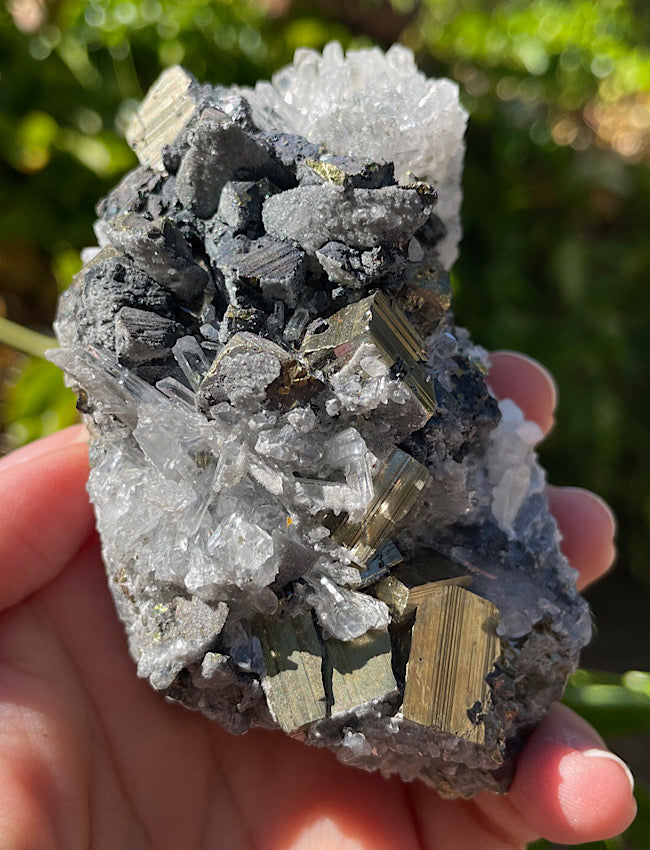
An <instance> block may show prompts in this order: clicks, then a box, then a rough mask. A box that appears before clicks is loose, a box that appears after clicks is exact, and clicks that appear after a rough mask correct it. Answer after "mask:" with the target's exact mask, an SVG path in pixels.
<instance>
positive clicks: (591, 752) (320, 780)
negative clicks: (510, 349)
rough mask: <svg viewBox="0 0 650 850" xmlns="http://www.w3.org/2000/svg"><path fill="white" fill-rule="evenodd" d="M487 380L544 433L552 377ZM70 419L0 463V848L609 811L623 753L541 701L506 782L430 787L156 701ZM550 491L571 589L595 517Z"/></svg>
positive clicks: (584, 576) (600, 537)
mask: <svg viewBox="0 0 650 850" xmlns="http://www.w3.org/2000/svg"><path fill="white" fill-rule="evenodd" d="M490 382H491V384H492V386H493V388H494V390H495V392H496V393H497V395H499V396H506V395H507V396H509V397H512V398H514V399H515V401H517V402H518V403H519V405H520V406H521V407H522V409H523V410H524V412H525V413H526V414H527V415H528V417H529V418H532V419H534V420H535V421H537V422H538V424H539V425H540V427H541V428H542V430H543V431H544V432H547V431H548V430H549V428H550V427H551V425H552V421H553V408H554V405H555V391H554V387H553V383H552V381H551V379H550V377H549V376H548V375H547V374H546V373H545V372H544V371H543V370H542V369H541V368H540V367H539V366H537V365H536V364H534V363H533V362H532V361H530V360H528V359H527V358H523V357H521V356H519V355H513V354H510V353H505V352H503V353H499V354H497V355H495V356H494V359H493V368H492V371H491V373H490ZM83 433H84V432H83V430H82V428H81V427H75V428H71V429H68V430H67V431H64V432H61V433H59V434H56V435H54V436H52V437H49V438H47V439H45V440H41V441H39V442H37V443H34V444H32V445H30V446H27V447H25V448H24V449H21V450H18V451H16V452H14V453H12V454H11V455H9V456H8V457H7V458H5V459H3V460H2V461H0V850H82V848H92V850H104V848H106V850H116V848H126V847H129V848H150V850H166V849H167V848H170V850H171V848H183V850H213V848H214V850H248V848H251V850H252V849H253V848H256V850H438V848H443V850H474V848H480V849H481V850H497V848H499V850H508V848H511V850H514V848H522V847H524V846H525V844H526V842H529V841H531V840H533V839H534V838H536V837H538V836H539V835H544V836H546V837H548V838H550V839H551V840H554V841H559V842H563V843H577V842H584V841H590V840H596V839H599V838H604V837H606V836H610V835H615V834H617V833H618V832H620V831H622V830H623V829H625V828H626V827H627V825H628V824H629V822H630V821H631V819H632V818H633V816H634V812H635V804H634V800H633V798H632V795H631V789H630V782H629V780H628V773H627V772H626V768H624V767H623V766H622V763H621V762H620V761H619V760H617V759H616V757H613V756H611V754H608V753H607V751H606V749H605V747H604V745H603V742H602V740H601V739H600V738H599V736H598V735H597V733H596V732H595V731H594V730H593V729H591V728H590V727H589V726H588V725H587V724H586V723H585V722H584V721H582V720H581V719H580V718H578V717H577V716H576V715H574V714H573V713H572V712H570V711H569V710H568V709H566V708H565V707H563V706H560V705H557V706H554V707H553V708H552V709H551V711H550V712H549V714H548V715H547V717H546V718H545V719H544V721H543V722H542V723H541V725H540V726H539V727H538V729H537V730H536V731H535V732H534V733H533V735H532V736H531V738H530V739H529V742H528V744H527V746H526V748H525V750H524V752H523V753H522V754H521V757H520V759H519V765H518V769H517V775H516V777H515V780H514V783H513V786H512V789H511V791H510V792H509V793H508V794H507V795H505V796H502V797H500V796H497V795H494V794H489V793H483V794H479V795H477V796H476V797H474V798H473V799H472V800H469V801H467V800H453V801H446V800H442V799H441V798H440V797H438V795H437V794H436V793H435V792H434V791H432V790H430V789H428V788H426V787H425V786H424V785H422V784H421V783H418V782H415V783H411V784H404V783H402V782H400V781H399V780H397V779H391V780H385V779H382V778H381V777H380V776H379V775H378V774H366V773H363V772H361V771H358V770H355V769H353V768H350V767H347V766H345V765H342V764H341V763H339V762H338V761H337V760H336V759H335V757H334V756H333V755H332V754H331V753H330V752H327V751H324V750H315V749H312V748H308V747H305V746H304V745H303V744H300V743H298V742H296V741H293V740H291V739H290V738H288V737H287V736H285V735H283V734H280V733H276V732H268V731H264V730H254V731H252V732H249V733H248V734H247V735H245V736H243V737H241V738H236V737H233V736H231V735H229V734H227V733H226V732H224V731H223V730H222V729H221V728H220V727H219V726H218V725H217V724H216V723H214V722H211V721H209V720H207V719H206V718H205V717H203V716H201V715H198V714H194V713H191V712H189V711H187V710H185V709H183V708H181V707H179V706H177V705H174V704H171V703H168V702H166V701H165V700H164V699H163V698H162V697H161V696H160V694H156V693H155V692H154V691H153V690H152V689H151V688H150V687H149V685H148V684H147V683H146V682H144V681H142V680H139V679H138V678H137V676H136V675H135V669H134V665H133V662H132V661H131V659H130V658H129V655H128V652H127V647H126V640H125V637H124V633H123V630H122V627H121V625H120V624H119V622H118V620H117V617H116V614H115V612H114V609H113V604H112V600H111V597H110V594H109V591H108V588H107V585H106V582H105V579H104V573H103V567H102V562H101V556H100V549H99V541H98V539H97V536H96V534H95V532H94V519H93V513H92V509H91V507H90V505H89V504H88V499H87V496H86V492H85V489H84V484H85V480H86V477H87V474H88V466H87V449H86V446H85V441H84V439H83ZM549 495H550V501H551V507H552V510H553V512H554V514H555V516H556V517H557V520H558V523H559V525H560V528H561V530H562V533H563V535H564V542H563V548H564V551H565V553H566V554H567V556H568V557H569V558H570V560H571V562H572V563H573V565H574V566H575V567H576V569H577V570H578V571H579V573H580V580H579V584H580V586H585V585H586V584H588V583H589V582H590V581H593V580H594V579H596V578H598V577H599V576H600V575H602V574H603V573H604V572H606V570H607V569H608V568H609V567H610V566H611V563H612V560H613V557H614V546H613V536H614V522H613V519H612V515H611V513H610V512H609V510H608V509H607V507H606V506H605V505H604V504H603V503H602V502H601V500H600V499H598V498H597V497H595V496H593V495H592V494H588V493H586V492H585V491H581V490H576V489H559V488H553V489H550V491H549Z"/></svg>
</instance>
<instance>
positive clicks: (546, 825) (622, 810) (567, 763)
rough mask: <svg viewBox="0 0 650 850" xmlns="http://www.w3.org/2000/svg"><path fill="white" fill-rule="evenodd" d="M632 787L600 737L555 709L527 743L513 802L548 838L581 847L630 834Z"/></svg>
mask: <svg viewBox="0 0 650 850" xmlns="http://www.w3.org/2000/svg"><path fill="white" fill-rule="evenodd" d="M633 784H634V783H633V779H632V774H631V773H630V770H629V768H628V767H627V766H626V765H625V763H624V762H623V761H622V760H621V759H620V758H619V757H618V756H616V755H614V753H612V752H610V751H609V750H608V749H607V748H606V746H605V745H604V743H603V741H602V739H601V738H600V736H599V735H598V734H597V732H596V731H595V730H594V729H592V727H591V726H589V724H588V723H587V722H586V721H584V720H583V719H582V718H581V717H578V715H577V714H574V713H573V712H572V711H571V710H570V709H568V708H566V706H563V705H559V704H557V705H554V706H553V707H552V708H551V710H550V711H549V713H548V714H547V716H546V717H545V718H544V720H543V721H542V723H541V724H540V725H539V726H538V728H537V729H536V730H535V732H533V734H532V735H531V737H530V739H529V740H528V743H527V744H526V747H525V749H524V751H523V752H522V754H521V756H520V759H519V764H518V766H517V772H516V774H515V779H514V781H513V784H512V787H511V789H510V794H509V798H510V802H511V803H512V804H513V805H514V806H515V808H516V809H518V810H519V812H520V814H521V815H522V817H524V818H525V820H527V821H528V823H530V824H531V826H532V827H533V828H534V829H535V830H536V831H537V832H538V833H539V834H540V835H542V836H544V838H547V839H549V840H550V841H554V842H557V843H560V844H580V843H583V842H586V841H599V840H602V839H605V838H611V837H612V836H614V835H618V834H619V833H621V832H623V830H625V829H627V827H628V826H629V825H630V823H631V822H632V820H633V819H634V816H635V814H636V803H635V800H634V797H633V795H632V791H633Z"/></svg>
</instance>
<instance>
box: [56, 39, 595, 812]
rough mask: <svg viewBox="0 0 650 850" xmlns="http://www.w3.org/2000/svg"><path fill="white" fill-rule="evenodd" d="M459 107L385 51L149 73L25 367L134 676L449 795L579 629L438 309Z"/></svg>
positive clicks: (534, 716) (537, 497) (506, 770)
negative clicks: (152, 77) (248, 67)
mask: <svg viewBox="0 0 650 850" xmlns="http://www.w3.org/2000/svg"><path fill="white" fill-rule="evenodd" d="M465 120H466V116H465V113H464V112H463V110H462V108H461V107H460V106H459V104H458V98H457V90H456V87H455V85H454V84H452V83H450V82H449V81H446V80H437V81H431V80H427V79H426V78H425V77H424V76H423V75H422V74H420V73H419V72H418V71H417V70H416V68H415V67H414V63H413V58H412V56H411V54H410V53H409V52H408V51H407V50H405V49H403V48H399V47H395V48H392V49H391V50H390V51H389V52H388V53H387V54H386V55H384V54H382V53H381V52H379V51H377V50H370V51H360V52H357V53H351V54H349V55H348V56H347V57H345V56H344V55H343V53H342V51H341V49H340V48H339V46H338V45H335V44H333V45H330V46H329V47H328V48H326V50H325V52H324V53H323V55H322V56H320V55H319V54H317V53H314V52H311V51H299V53H298V54H297V57H296V61H295V63H294V65H293V66H292V67H290V68H286V69H284V70H282V71H281V72H279V73H278V74H277V75H276V77H275V78H274V79H273V82H272V83H261V84H258V86H257V87H256V89H255V90H243V89H235V88H230V89H227V88H223V87H214V88H213V87H211V86H209V85H200V84H199V83H197V82H196V81H195V80H194V79H193V78H192V77H191V76H190V75H189V74H187V73H186V72H184V71H183V70H182V69H180V68H172V69H170V70H168V71H166V72H165V73H164V74H163V75H162V76H161V78H160V79H159V80H158V81H157V83H156V84H155V85H154V87H153V88H152V90H151V91H150V92H149V94H148V95H147V97H146V99H145V101H144V102H143V104H142V106H141V108H140V111H139V112H138V114H137V116H136V117H135V119H134V121H133V124H132V126H131V128H130V130H129V133H128V139H129V142H130V144H131V145H132V147H133V148H134V150H135V151H136V153H137V155H138V157H139V159H140V162H141V165H140V166H139V167H138V168H136V169H135V170H134V171H132V172H131V173H129V174H128V175H127V176H126V177H125V178H124V179H123V181H122V182H121V183H120V184H119V185H118V186H117V187H116V188H115V189H114V190H113V191H112V192H111V194H110V195H109V196H108V197H107V198H105V199H104V200H103V201H102V202H101V203H100V204H99V207H98V215H99V218H98V220H97V223H96V234H97V239H98V243H99V247H98V248H94V249H87V251H86V256H85V260H86V263H85V265H84V267H83V269H82V270H81V272H80V273H79V274H78V275H77V277H76V279H75V281H74V284H73V286H72V287H71V288H70V289H69V290H68V291H67V292H66V293H65V294H64V295H63V297H62V299H61V303H60V307H59V312H58V317H57V321H56V331H57V334H58V337H59V341H60V344H61V348H60V349H58V350H57V351H56V352H53V353H52V355H51V357H52V359H53V360H54V362H56V363H57V364H59V366H60V367H61V368H62V369H64V370H65V371H66V373H67V375H68V377H69V380H70V382H71V383H72V384H73V386H75V387H76V388H77V390H78V393H79V406H80V409H81V410H82V412H83V413H84V414H85V419H86V421H87V423H88V425H89V427H90V431H91V435H92V442H91V464H92V472H91V476H90V482H89V490H90V494H91V497H92V500H93V502H94V505H95V510H96V515H97V524H98V528H99V531H100V534H101V538H102V544H103V554H104V559H105V563H106V570H107V575H108V580H109V584H110V587H111V590H112V593H113V596H114V598H115V603H116V606H117V611H118V613H119V616H120V617H121V619H122V621H123V622H124V625H125V628H126V632H127V635H128V639H129V645H130V650H131V653H132V655H133V657H134V659H135V660H136V662H137V665H138V673H139V675H140V676H142V677H145V678H147V679H149V681H150V682H151V684H152V686H153V687H154V688H156V689H157V690H159V691H161V692H163V693H164V694H165V695H167V696H168V697H170V698H173V699H175V700H178V701H180V702H182V703H184V704H185V705H187V706H189V707H191V708H196V709H199V710H201V711H203V712H204V713H205V714H207V715H208V716H210V717H213V718H216V719H217V720H218V721H219V722H220V723H221V724H222V725H223V726H224V727H225V728H226V729H228V730H230V731H231V732H234V733H243V732H245V731H246V730H247V729H249V728H250V727H251V726H255V725H261V726H265V727H273V728H275V727H280V728H282V729H283V730H285V732H287V733H288V734H291V735H295V736H300V737H302V738H304V739H305V740H306V741H307V742H308V743H311V744H314V745H317V746H327V747H330V748H331V749H332V750H334V751H335V752H336V753H337V755H338V756H339V758H341V759H342V760H344V761H347V762H350V763H352V764H355V765H357V766H359V767H361V768H365V769H368V770H374V769H379V770H381V771H382V772H383V773H384V774H387V775H388V774H391V773H398V774H399V775H401V776H402V777H403V778H405V779H413V778H420V779H422V780H424V781H425V782H428V783H430V784H432V785H434V786H435V787H437V788H438V789H439V790H440V791H441V792H442V793H443V794H447V795H449V796H454V795H465V796H467V795H470V794H472V793H475V792H477V791H479V790H481V789H484V788H490V789H493V790H505V789H506V788H507V786H508V783H509V780H510V778H511V775H512V770H513V766H514V761H515V757H516V753H517V751H518V749H519V748H520V746H521V744H522V743H523V740H524V739H525V736H526V734H527V733H528V732H529V731H530V730H531V728H533V727H534V725H535V723H536V722H537V721H538V720H539V719H540V717H541V716H542V715H543V713H544V712H545V710H546V709H547V708H548V706H549V704H550V703H551V701H553V700H554V699H556V698H558V697H559V696H560V694H561V692H562V689H563V686H564V683H565V681H566V677H567V675H568V674H569V673H570V672H571V670H572V669H573V668H574V666H575V663H576V659H577V655H578V652H579V650H580V648H581V647H582V646H583V645H584V644H585V643H586V642H587V641H588V639H589V634H590V620H589V614H588V610H587V607H586V604H585V603H584V601H583V600H582V599H581V598H580V597H579V596H578V595H577V593H576V591H575V586H574V572H573V571H572V569H571V568H570V567H569V565H568V563H567V561H566V559H565V558H564V557H563V556H562V554H561V553H560V550H559V548H558V539H559V536H558V532H557V528H556V525H555V523H554V521H553V519H552V518H551V516H550V515H549V512H548V508H547V502H546V497H545V495H544V474H543V472H542V470H541V469H540V467H539V466H538V465H537V463H536V459H535V451H534V446H535V443H536V442H537V440H538V439H539V438H540V436H541V434H540V432H539V429H538V428H537V426H535V425H534V424H532V423H530V422H526V421H524V419H523V417H522V414H521V412H520V411H519V410H518V408H517V407H516V406H515V405H514V404H513V403H512V402H510V401H507V400H506V401H503V402H500V403H497V401H496V400H495V399H494V398H493V397H492V395H491V394H490V392H489V390H488V389H487V387H486V383H485V379H484V375H485V371H486V365H487V359H486V355H485V353H484V352H483V351H482V350H481V349H479V348H477V347H476V346H474V345H473V344H472V342H471V340H470V338H469V335H468V334H467V332H466V331H464V330H462V329H461V328H458V327H456V326H455V324H454V320H453V317H452V314H451V312H450V310H449V306H450V296H451V290H450V286H449V279H448V275H447V268H448V267H449V265H450V264H451V263H452V262H453V260H454V258H455V256H456V244H457V241H458V237H459V233H460V230H459V225H458V210H459V204H460V189H459V179H460V170H461V165H462V157H463V142H462V136H463V132H464V127H465ZM477 297H480V293H477Z"/></svg>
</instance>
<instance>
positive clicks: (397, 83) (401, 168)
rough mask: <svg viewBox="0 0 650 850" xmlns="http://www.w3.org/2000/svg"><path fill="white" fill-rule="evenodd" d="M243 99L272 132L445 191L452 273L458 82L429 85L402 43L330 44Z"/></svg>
mask: <svg viewBox="0 0 650 850" xmlns="http://www.w3.org/2000/svg"><path fill="white" fill-rule="evenodd" d="M243 94H244V96H245V97H246V99H247V100H248V101H249V102H250V104H251V107H252V109H253V117H254V120H255V122H256V123H257V124H258V125H259V126H260V127H261V128H262V129H263V130H267V131H275V132H285V133H297V134H299V135H302V136H305V137H306V138H307V139H309V141H311V142H314V143H316V144H323V145H324V146H325V147H326V149H327V150H328V151H329V152H330V153H334V154H346V155H348V156H356V157H361V158H370V159H372V160H374V161H377V162H382V161H383V162H393V163H394V164H395V176H396V178H397V179H398V180H399V181H400V183H408V182H410V181H412V179H413V176H416V177H418V178H419V179H421V180H426V181H427V182H428V183H430V184H431V185H432V186H433V187H434V188H435V189H436V190H437V192H438V203H437V205H436V209H435V211H436V214H437V215H438V216H440V218H441V219H442V220H443V222H444V224H445V226H446V227H447V235H446V236H445V238H444V239H443V240H442V241H441V242H440V243H439V245H438V250H439V252H440V258H441V260H442V262H443V263H444V265H445V266H446V268H450V267H451V266H452V265H453V263H454V261H455V260H456V257H457V256H458V242H459V241H460V237H461V226H460V203H461V198H462V193H461V187H460V182H461V176H462V168H463V155H464V151H465V145H464V142H463V136H464V134H465V126H466V124H467V112H466V111H465V109H463V107H462V106H461V105H460V103H459V100H458V86H457V84H456V83H454V82H452V81H451V80H446V79H439V80H430V79H427V77H426V76H425V75H424V74H423V73H422V72H421V71H419V70H418V69H417V67H416V65H415V60H414V58H413V53H412V52H411V51H410V50H409V49H408V48H406V47H403V46H402V45H400V44H395V45H393V46H392V47H391V48H390V49H389V50H388V51H387V52H386V53H382V51H381V50H380V49H379V48H377V47H374V48H371V49H366V50H350V51H348V53H347V54H344V52H343V49H342V47H341V45H340V44H339V43H338V42H330V43H329V44H328V45H327V46H326V47H325V49H324V50H323V53H322V56H321V54H320V53H318V52H317V51H315V50H308V49H300V50H297V51H296V54H295V57H294V61H293V64H292V65H287V66H286V67H285V68H282V69H281V70H280V71H278V72H277V73H276V74H274V75H273V78H272V80H271V82H270V83H269V82H259V83H257V85H256V86H255V89H254V90H253V89H245V90H243Z"/></svg>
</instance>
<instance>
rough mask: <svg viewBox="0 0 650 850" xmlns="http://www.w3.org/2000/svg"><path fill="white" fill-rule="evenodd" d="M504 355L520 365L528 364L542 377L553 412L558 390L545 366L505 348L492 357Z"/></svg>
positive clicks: (525, 355) (532, 358)
mask: <svg viewBox="0 0 650 850" xmlns="http://www.w3.org/2000/svg"><path fill="white" fill-rule="evenodd" d="M495 354H496V355H501V354H505V355H506V356H507V357H510V358H512V359H514V360H519V361H521V362H522V363H529V364H530V365H531V366H534V367H535V369H536V370H537V372H538V373H539V374H540V376H541V377H543V378H544V379H545V381H546V383H547V385H548V391H549V395H550V399H551V401H552V405H553V410H555V408H556V407H557V400H558V396H559V389H558V385H557V382H556V380H555V378H554V377H553V375H552V373H551V372H549V371H548V369H547V368H546V366H544V365H543V364H542V363H540V362H539V360H536V359H535V358H534V357H530V356H529V355H528V354H522V353H521V351H511V350H510V349H507V348H502V349H499V350H498V351H494V352H493V353H492V356H494V355H495Z"/></svg>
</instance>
